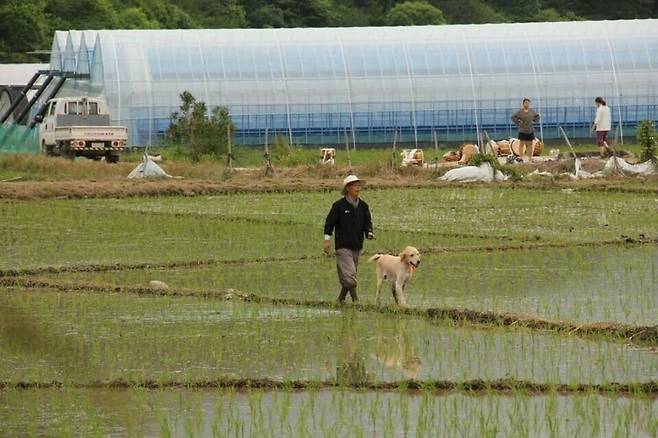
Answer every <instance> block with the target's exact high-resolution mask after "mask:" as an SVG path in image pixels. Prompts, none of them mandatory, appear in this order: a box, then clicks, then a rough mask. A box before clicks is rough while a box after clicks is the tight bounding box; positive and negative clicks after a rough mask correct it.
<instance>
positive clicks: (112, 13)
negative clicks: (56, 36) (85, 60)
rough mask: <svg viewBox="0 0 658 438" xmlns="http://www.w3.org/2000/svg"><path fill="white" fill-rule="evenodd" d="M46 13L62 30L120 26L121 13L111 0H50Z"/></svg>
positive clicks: (53, 23)
mask: <svg viewBox="0 0 658 438" xmlns="http://www.w3.org/2000/svg"><path fill="white" fill-rule="evenodd" d="M45 13H46V15H47V16H48V17H49V21H50V22H51V24H52V26H53V27H54V28H55V29H60V30H68V29H116V28H117V27H119V15H118V14H117V12H116V10H115V9H114V5H113V3H112V2H111V1H110V0H49V1H48V3H47V5H46V8H45Z"/></svg>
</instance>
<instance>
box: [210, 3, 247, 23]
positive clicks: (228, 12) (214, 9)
mask: <svg viewBox="0 0 658 438" xmlns="http://www.w3.org/2000/svg"><path fill="white" fill-rule="evenodd" d="M202 24H203V25H204V26H206V27H209V28H213V29H215V28H216V29H224V28H244V27H247V13H246V12H245V10H244V8H243V7H242V5H241V4H240V2H239V1H238V0H219V1H214V2H212V3H210V5H208V6H207V8H206V11H205V18H204V19H203V21H202Z"/></svg>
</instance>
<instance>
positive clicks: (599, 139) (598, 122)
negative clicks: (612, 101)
mask: <svg viewBox="0 0 658 438" xmlns="http://www.w3.org/2000/svg"><path fill="white" fill-rule="evenodd" d="M594 103H596V117H595V118H594V125H593V126H592V130H596V145H597V146H598V147H599V154H600V155H601V157H605V156H607V155H609V153H610V147H608V141H607V140H608V131H610V128H611V126H612V117H610V108H608V105H606V104H605V100H603V98H602V97H601V96H599V97H597V98H596V99H594Z"/></svg>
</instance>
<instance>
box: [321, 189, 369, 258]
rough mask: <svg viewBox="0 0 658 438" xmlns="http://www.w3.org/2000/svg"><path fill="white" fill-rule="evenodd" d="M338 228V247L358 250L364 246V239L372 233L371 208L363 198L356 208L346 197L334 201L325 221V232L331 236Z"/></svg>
mask: <svg viewBox="0 0 658 438" xmlns="http://www.w3.org/2000/svg"><path fill="white" fill-rule="evenodd" d="M334 229H335V230H336V249H340V248H348V249H351V250H354V251H358V250H360V249H361V248H363V239H364V237H366V236H367V234H368V233H372V218H371V217H370V209H369V208H368V204H366V203H365V201H364V200H363V199H359V204H358V205H357V207H356V208H354V206H353V205H352V204H350V203H349V201H348V200H347V199H345V198H344V197H343V198H341V199H339V200H338V201H336V202H334V205H332V206H331V211H329V214H328V215H327V219H326V220H325V222H324V234H328V235H330V236H331V234H332V232H333V231H334Z"/></svg>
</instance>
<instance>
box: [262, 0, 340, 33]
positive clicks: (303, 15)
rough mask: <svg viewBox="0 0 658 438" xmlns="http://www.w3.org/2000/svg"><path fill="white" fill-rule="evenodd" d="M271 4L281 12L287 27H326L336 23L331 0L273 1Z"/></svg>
mask: <svg viewBox="0 0 658 438" xmlns="http://www.w3.org/2000/svg"><path fill="white" fill-rule="evenodd" d="M272 3H273V4H274V5H276V6H277V7H278V8H280V9H281V10H282V11H283V16H284V19H285V22H286V26H289V27H326V26H333V25H334V24H335V23H336V18H337V17H336V12H335V10H334V7H333V4H332V2H331V0H274V1H273V2H272Z"/></svg>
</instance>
